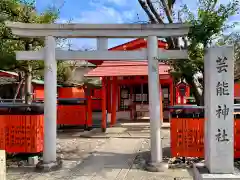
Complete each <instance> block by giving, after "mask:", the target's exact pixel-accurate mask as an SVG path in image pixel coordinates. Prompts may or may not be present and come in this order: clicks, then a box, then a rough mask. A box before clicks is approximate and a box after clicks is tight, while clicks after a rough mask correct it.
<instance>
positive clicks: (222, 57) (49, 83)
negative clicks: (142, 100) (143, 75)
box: [6, 22, 234, 179]
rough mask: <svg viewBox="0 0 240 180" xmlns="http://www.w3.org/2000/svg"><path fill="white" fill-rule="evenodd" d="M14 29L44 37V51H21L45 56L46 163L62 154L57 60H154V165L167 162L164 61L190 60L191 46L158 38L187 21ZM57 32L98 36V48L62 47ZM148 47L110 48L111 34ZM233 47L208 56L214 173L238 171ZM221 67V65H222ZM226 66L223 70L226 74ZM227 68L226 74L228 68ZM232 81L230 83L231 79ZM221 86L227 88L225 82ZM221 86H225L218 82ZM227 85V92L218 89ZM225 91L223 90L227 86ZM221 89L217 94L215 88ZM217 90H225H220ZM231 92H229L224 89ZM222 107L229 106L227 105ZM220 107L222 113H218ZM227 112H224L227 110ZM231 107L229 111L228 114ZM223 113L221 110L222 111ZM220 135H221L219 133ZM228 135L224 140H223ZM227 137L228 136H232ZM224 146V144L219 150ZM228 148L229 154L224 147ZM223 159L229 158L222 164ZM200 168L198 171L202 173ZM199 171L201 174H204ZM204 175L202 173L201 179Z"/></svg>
mask: <svg viewBox="0 0 240 180" xmlns="http://www.w3.org/2000/svg"><path fill="white" fill-rule="evenodd" d="M6 25H7V27H9V28H11V29H12V32H13V34H15V35H18V36H22V37H44V38H45V48H44V49H42V50H40V51H28V52H25V51H22V52H17V53H16V57H17V60H40V59H43V60H44V64H45V68H44V81H45V83H44V88H45V89H44V90H45V91H44V95H45V97H44V129H45V130H44V151H43V164H42V166H43V167H51V166H55V165H56V162H57V157H56V103H57V98H56V94H57V87H56V79H57V65H56V60H69V59H71V60H103V59H104V60H128V61H129V60H132V61H135V60H138V61H139V60H146V59H147V60H148V82H149V92H150V94H149V104H150V109H149V110H150V133H151V165H152V166H158V165H160V164H161V162H162V147H161V120H160V117H162V116H161V115H160V113H161V112H160V106H161V104H160V97H159V72H158V60H168V59H170V60H172V59H186V58H188V55H187V52H186V51H179V50H159V49H158V40H157V37H169V36H183V35H187V34H188V30H189V25H186V24H25V23H19V22H6ZM55 37H66V38H97V40H98V41H97V49H98V50H97V51H90V52H79V51H63V50H56V49H55V48H56V44H55ZM145 37H147V44H148V46H147V49H146V50H141V51H129V52H128V51H107V38H145ZM232 52H233V48H232V47H230V48H210V49H208V51H207V54H206V57H205V73H206V74H205V77H206V80H205V92H206V93H205V98H206V100H205V102H206V104H205V112H206V119H208V120H207V121H206V127H205V147H206V148H205V159H206V163H205V164H206V166H207V168H208V169H209V171H210V173H222V174H224V173H225V174H226V173H229V174H233V173H234V168H233V115H232V112H233V84H234V82H233V53H232ZM216 68H217V69H216ZM220 71H221V73H220ZM222 72H223V73H222ZM226 83H227V84H226ZM221 85H222V86H223V87H221ZM218 86H219V87H218ZM216 87H218V89H219V88H220V89H221V88H227V89H228V93H227V94H224V95H226V96H220V94H216V90H215V89H214V88H216ZM221 90H222V89H221ZM213 91H214V92H215V94H214V92H213ZM217 92H220V91H219V90H218V91H217ZM224 92H226V91H224ZM221 108H225V110H224V109H221ZM216 111H217V112H218V111H219V113H218V115H217V117H216V116H214V115H216ZM223 112H224V116H222V115H223ZM226 112H229V113H227V114H226ZM219 114H220V115H219ZM217 135H218V138H217V140H216V136H217ZM221 138H224V139H221ZM226 138H227V140H228V141H227V140H226ZM219 148H220V149H219ZM225 149H226V150H227V153H224V151H223V150H225ZM222 163H225V164H224V166H222ZM198 172H199V171H198V168H196V174H201V173H198ZM200 176H201V175H199V176H198V177H197V178H199V177H200ZM201 178H202V176H201V177H200V179H201Z"/></svg>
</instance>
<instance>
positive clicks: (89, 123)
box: [87, 90, 92, 128]
mask: <svg viewBox="0 0 240 180" xmlns="http://www.w3.org/2000/svg"><path fill="white" fill-rule="evenodd" d="M89 91H91V90H89ZM87 127H88V128H91V127H92V96H91V92H88V94H87Z"/></svg>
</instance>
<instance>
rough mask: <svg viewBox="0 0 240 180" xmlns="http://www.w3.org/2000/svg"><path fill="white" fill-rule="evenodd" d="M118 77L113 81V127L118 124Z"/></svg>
mask: <svg viewBox="0 0 240 180" xmlns="http://www.w3.org/2000/svg"><path fill="white" fill-rule="evenodd" d="M117 93H118V91H117V77H113V81H112V114H111V126H113V125H115V124H116V122H117V118H116V114H117V112H116V111H117Z"/></svg>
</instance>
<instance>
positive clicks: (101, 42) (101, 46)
mask: <svg viewBox="0 0 240 180" xmlns="http://www.w3.org/2000/svg"><path fill="white" fill-rule="evenodd" d="M97 50H103V51H105V50H108V38H97Z"/></svg>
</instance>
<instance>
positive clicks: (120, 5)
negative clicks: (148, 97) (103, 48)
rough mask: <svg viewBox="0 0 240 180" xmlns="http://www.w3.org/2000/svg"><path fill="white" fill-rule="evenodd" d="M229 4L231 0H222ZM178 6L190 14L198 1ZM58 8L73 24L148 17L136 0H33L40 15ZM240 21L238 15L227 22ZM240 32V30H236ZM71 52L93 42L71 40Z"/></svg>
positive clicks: (113, 43)
mask: <svg viewBox="0 0 240 180" xmlns="http://www.w3.org/2000/svg"><path fill="white" fill-rule="evenodd" d="M221 1H223V2H228V1H230V0H221ZM177 2H178V4H177V7H178V8H179V7H180V5H181V4H185V3H186V4H187V5H188V7H189V9H190V10H191V11H195V10H196V7H197V6H196V5H197V4H196V2H197V0H191V1H190V0H177ZM53 5H54V6H55V7H61V9H60V17H59V20H58V22H60V23H64V22H67V21H69V20H70V19H71V20H72V22H76V23H136V22H139V21H146V20H147V17H146V15H145V13H144V11H143V10H142V9H141V7H140V5H139V4H138V0H36V7H37V10H38V11H39V12H41V11H44V9H46V8H48V7H49V6H53ZM237 19H240V18H239V16H235V17H233V18H231V20H230V21H236V20H237ZM239 30H240V29H239ZM129 40H130V39H110V40H109V47H113V46H116V45H119V44H122V43H124V42H127V41H129ZM71 44H72V48H73V49H80V48H94V49H95V48H96V40H94V39H72V40H71Z"/></svg>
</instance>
